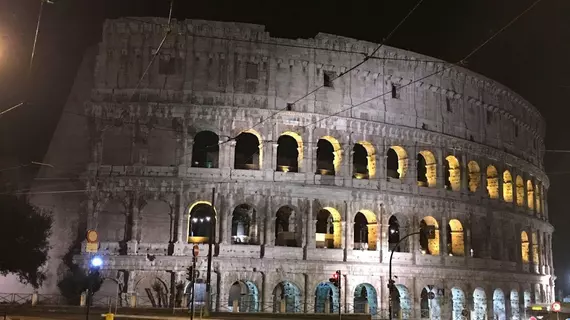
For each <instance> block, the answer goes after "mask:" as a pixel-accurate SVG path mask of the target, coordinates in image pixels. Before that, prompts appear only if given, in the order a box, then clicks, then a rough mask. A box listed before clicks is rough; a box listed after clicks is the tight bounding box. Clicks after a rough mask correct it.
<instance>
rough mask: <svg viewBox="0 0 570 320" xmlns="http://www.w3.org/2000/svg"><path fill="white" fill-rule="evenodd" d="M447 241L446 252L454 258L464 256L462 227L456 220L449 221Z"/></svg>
mask: <svg viewBox="0 0 570 320" xmlns="http://www.w3.org/2000/svg"><path fill="white" fill-rule="evenodd" d="M447 230H448V238H447V239H448V240H447V245H448V249H447V252H449V253H450V254H452V255H454V256H464V255H465V241H464V235H463V225H461V222H460V221H459V220H457V219H451V220H449V224H448V229H447Z"/></svg>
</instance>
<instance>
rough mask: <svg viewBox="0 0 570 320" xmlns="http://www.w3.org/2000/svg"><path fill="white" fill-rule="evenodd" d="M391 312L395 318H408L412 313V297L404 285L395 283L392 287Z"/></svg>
mask: <svg viewBox="0 0 570 320" xmlns="http://www.w3.org/2000/svg"><path fill="white" fill-rule="evenodd" d="M391 295H392V314H393V317H394V318H395V319H410V317H411V315H412V306H413V304H412V299H411V297H410V292H409V291H408V288H406V286H404V285H401V284H397V285H396V290H393V289H392V293H391Z"/></svg>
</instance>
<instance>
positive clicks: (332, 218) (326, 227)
mask: <svg viewBox="0 0 570 320" xmlns="http://www.w3.org/2000/svg"><path fill="white" fill-rule="evenodd" d="M333 211H334V214H333V212H331V211H329V210H328V209H321V210H320V211H319V213H318V214H317V223H316V229H315V230H316V234H315V238H316V239H315V240H316V242H315V244H316V247H317V248H340V242H341V230H340V214H339V213H338V211H336V210H334V209H333Z"/></svg>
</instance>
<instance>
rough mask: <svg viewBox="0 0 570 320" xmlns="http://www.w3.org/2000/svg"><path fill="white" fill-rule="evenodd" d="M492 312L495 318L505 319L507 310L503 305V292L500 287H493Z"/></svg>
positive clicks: (498, 319)
mask: <svg viewBox="0 0 570 320" xmlns="http://www.w3.org/2000/svg"><path fill="white" fill-rule="evenodd" d="M493 314H494V315H495V319H496V320H506V319H507V311H506V306H505V294H504V293H503V290H501V289H495V291H494V292H493Z"/></svg>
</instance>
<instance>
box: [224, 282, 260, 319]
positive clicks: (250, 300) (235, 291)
mask: <svg viewBox="0 0 570 320" xmlns="http://www.w3.org/2000/svg"><path fill="white" fill-rule="evenodd" d="M228 308H229V310H230V311H231V312H259V291H258V290H257V286H256V285H255V284H254V283H253V282H251V281H236V282H234V283H233V284H232V286H231V287H230V292H229V297H228Z"/></svg>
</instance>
